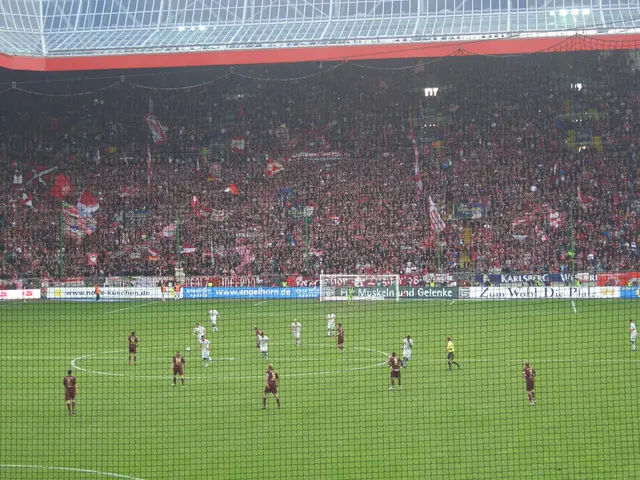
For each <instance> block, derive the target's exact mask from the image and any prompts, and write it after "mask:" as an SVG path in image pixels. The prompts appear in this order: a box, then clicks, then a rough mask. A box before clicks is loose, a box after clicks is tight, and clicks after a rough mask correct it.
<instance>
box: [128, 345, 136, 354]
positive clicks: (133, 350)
mask: <svg viewBox="0 0 640 480" xmlns="http://www.w3.org/2000/svg"><path fill="white" fill-rule="evenodd" d="M129 353H136V346H135V345H129Z"/></svg>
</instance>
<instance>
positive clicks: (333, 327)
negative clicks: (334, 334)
mask: <svg viewBox="0 0 640 480" xmlns="http://www.w3.org/2000/svg"><path fill="white" fill-rule="evenodd" d="M335 329H336V325H335V323H330V324H329V325H327V330H335Z"/></svg>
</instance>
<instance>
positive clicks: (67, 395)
mask: <svg viewBox="0 0 640 480" xmlns="http://www.w3.org/2000/svg"><path fill="white" fill-rule="evenodd" d="M76 392H77V390H76V389H75V388H74V389H69V390H67V389H65V390H64V399H65V400H74V399H75V398H76Z"/></svg>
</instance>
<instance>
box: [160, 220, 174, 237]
mask: <svg viewBox="0 0 640 480" xmlns="http://www.w3.org/2000/svg"><path fill="white" fill-rule="evenodd" d="M176 231H177V226H176V224H175V223H172V224H171V225H167V226H166V227H164V228H163V229H162V232H161V235H162V238H165V239H172V238H176Z"/></svg>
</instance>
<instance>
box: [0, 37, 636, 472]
mask: <svg viewBox="0 0 640 480" xmlns="http://www.w3.org/2000/svg"><path fill="white" fill-rule="evenodd" d="M594 42H595V40H592V39H585V38H583V37H575V38H571V39H568V40H566V41H565V42H563V43H560V44H559V46H558V48H557V49H556V51H553V52H543V53H539V54H535V55H526V56H506V57H505V56H469V55H466V54H465V52H463V51H460V52H459V55H454V56H452V57H449V58H443V59H437V60H433V59H429V60H393V61H380V62H358V61H348V62H342V63H314V64H304V65H286V66H285V65H281V66H269V67H263V66H253V67H242V68H240V67H238V68H235V69H232V70H230V69H194V70H173V71H158V72H147V73H144V74H130V73H127V74H126V76H125V77H122V78H120V76H119V75H120V73H119V72H118V73H117V74H114V75H113V76H112V75H110V74H107V75H104V73H102V74H100V75H91V74H86V75H85V76H84V77H83V78H82V79H78V78H76V77H73V76H71V75H69V74H64V75H63V74H55V75H49V76H48V77H47V78H43V77H28V76H23V77H20V78H19V79H18V80H19V81H18V82H17V84H16V85H15V86H13V87H12V88H9V90H8V91H5V92H4V93H3V94H2V102H0V112H1V113H0V115H1V121H0V132H1V136H2V151H1V159H0V169H1V171H2V175H1V181H2V188H1V189H0V201H1V202H2V204H3V208H2V210H1V211H0V225H1V227H2V228H1V230H0V250H1V253H2V257H1V261H0V278H2V280H0V284H1V288H0V299H1V300H2V301H1V302H0V319H1V320H0V332H1V336H0V337H1V338H2V340H0V345H1V346H2V350H3V353H2V357H3V359H4V364H5V365H6V368H5V374H6V375H7V376H8V378H9V379H10V380H9V381H8V382H5V383H7V385H6V387H5V389H4V402H3V408H2V410H1V412H2V413H1V414H0V415H1V419H0V420H1V422H2V434H3V455H2V458H1V459H0V478H9V479H27V478H28V479H34V478H47V479H49V478H65V479H70V478H83V479H84V478H101V477H111V478H126V479H156V478H167V479H174V478H213V477H215V478H264V479H267V478H278V479H296V478H303V477H305V478H317V479H325V478H358V479H382V478H403V479H423V478H439V477H442V476H450V477H455V478H461V479H497V478H504V479H513V478H539V477H549V478H567V479H587V478H603V479H605V478H606V479H609V478H620V479H627V478H635V476H636V473H635V471H636V469H637V468H638V466H639V463H640V460H639V458H640V446H639V444H638V422H637V420H636V418H635V417H636V414H635V401H636V398H637V397H638V384H637V376H638V370H637V367H638V358H637V352H636V349H635V323H637V320H638V313H637V312H638V308H637V305H636V301H637V300H636V299H637V297H638V295H640V290H639V288H640V286H639V285H640V257H639V255H638V246H637V244H638V241H639V235H640V223H639V221H638V213H639V210H640V196H639V195H638V159H637V153H636V152H637V151H636V148H637V141H638V140H637V139H638V133H639V126H640V117H639V113H640V109H639V103H638V102H639V100H640V96H639V93H640V88H639V85H640V83H639V82H638V74H637V68H638V64H637V63H636V59H637V52H636V50H635V49H636V47H637V46H636V45H635V44H634V43H632V42H627V43H624V45H623V47H624V48H627V49H628V50H620V47H621V46H620V45H610V44H607V45H605V44H602V45H599V44H597V43H594ZM579 46H580V47H581V48H584V49H587V48H590V49H593V48H597V50H596V51H584V52H569V51H568V50H576V49H579V48H578V47H579ZM3 75H4V79H5V80H6V81H8V82H11V81H14V80H15V78H16V77H15V76H14V75H15V74H9V73H6V72H5V73H4V74H3ZM45 80H46V81H45ZM321 275H322V276H323V278H354V277H351V276H350V275H357V277H356V278H357V279H358V280H357V282H356V281H354V282H353V283H350V282H347V283H346V284H345V285H344V287H345V288H343V289H342V290H341V291H340V294H339V295H337V296H336V298H335V300H340V301H322V302H320V301H319V297H320V291H321V289H320V276H321ZM385 278H393V279H396V278H397V282H396V281H395V280H394V281H393V282H391V283H392V284H393V287H394V288H389V286H388V285H387V284H385V281H384V279H385ZM376 279H378V280H381V281H378V280H376ZM396 285H398V288H397V289H396V288H395V286H396ZM343 290H344V291H343ZM338 297H339V298H338ZM396 299H398V301H396ZM200 327H203V328H204V331H203V330H201V329H200ZM204 339H207V340H208V342H209V343H207V342H204ZM178 352H179V353H180V356H181V358H182V360H180V359H176V357H177V355H178ZM414 353H415V355H413V354H414ZM176 363H177V364H176ZM525 363H528V364H529V367H530V369H529V368H526V367H525ZM270 364H272V365H273V370H271V369H270V368H269V365H270ZM68 370H70V371H71V375H72V376H73V377H74V378H75V379H76V381H77V384H76V389H75V390H74V389H73V385H72V383H73V381H72V380H71V379H70V378H67V379H65V375H67V371H68ZM534 371H535V377H534ZM276 373H277V375H276ZM181 374H182V375H181ZM63 379H65V380H64V384H63ZM265 407H266V408H265Z"/></svg>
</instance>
